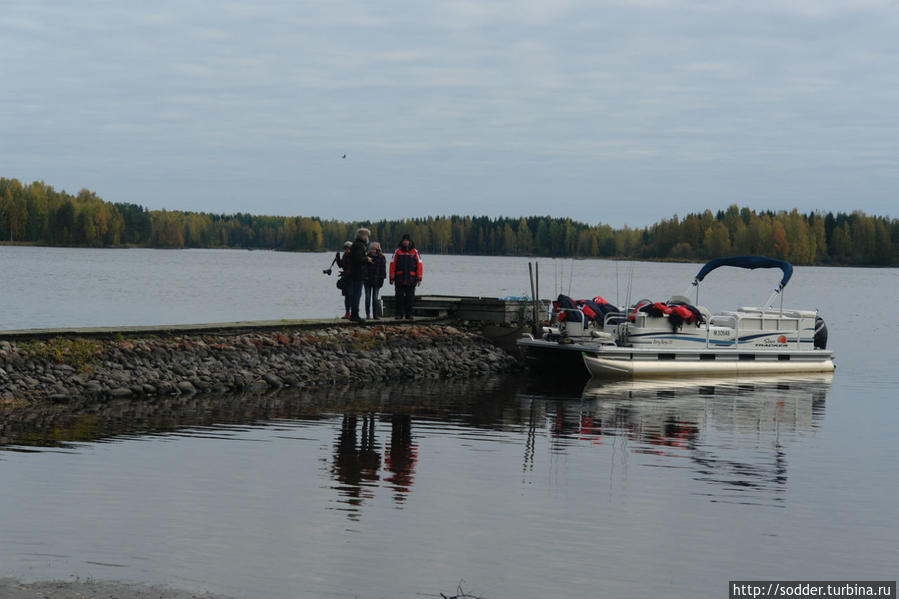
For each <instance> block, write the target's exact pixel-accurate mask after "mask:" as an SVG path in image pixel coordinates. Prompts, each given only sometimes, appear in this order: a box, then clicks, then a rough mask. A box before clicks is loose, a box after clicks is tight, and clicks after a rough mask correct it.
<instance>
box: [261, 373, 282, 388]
mask: <svg viewBox="0 0 899 599" xmlns="http://www.w3.org/2000/svg"><path fill="white" fill-rule="evenodd" d="M262 380H264V381H265V382H266V383H268V384H269V386H271V387H276V388H280V387H283V386H284V382H283V381H282V380H281V379H279V378H278V377H277V376H276V375H274V374H272V373H271V372H267V373H265V374H264V375H263V376H262Z"/></svg>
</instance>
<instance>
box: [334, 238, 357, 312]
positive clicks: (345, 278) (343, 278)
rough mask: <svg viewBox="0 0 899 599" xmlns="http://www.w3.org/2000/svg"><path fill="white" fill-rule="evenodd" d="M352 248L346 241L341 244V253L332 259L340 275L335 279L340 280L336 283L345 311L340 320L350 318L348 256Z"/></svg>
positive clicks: (351, 244)
mask: <svg viewBox="0 0 899 599" xmlns="http://www.w3.org/2000/svg"><path fill="white" fill-rule="evenodd" d="M351 247H353V242H352V241H347V242H345V243H344V244H343V252H342V253H341V252H337V257H336V258H334V261H335V262H337V268H339V269H340V274H339V275H337V277H338V278H339V279H340V280H339V281H338V282H337V286H338V287H340V293H341V294H342V295H343V307H344V310H345V314H344V315H343V316H342V317H341V318H349V317H350V271H349V264H350V260H349V256H350V248H351Z"/></svg>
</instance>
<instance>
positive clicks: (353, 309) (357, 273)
mask: <svg viewBox="0 0 899 599" xmlns="http://www.w3.org/2000/svg"><path fill="white" fill-rule="evenodd" d="M370 237H371V232H370V231H369V230H368V229H357V230H356V241H354V242H353V245H352V246H351V247H350V254H349V257H348V258H345V259H344V263H345V264H346V263H347V262H349V277H350V281H349V282H350V320H351V321H352V322H365V321H364V320H362V319H361V318H360V317H359V300H360V299H362V287H363V281H364V279H365V273H366V272H367V271H368V265H369V264H370V263H371V261H372V260H371V258H370V257H369V255H368V240H369V238H370Z"/></svg>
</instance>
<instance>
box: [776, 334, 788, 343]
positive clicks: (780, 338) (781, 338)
mask: <svg viewBox="0 0 899 599" xmlns="http://www.w3.org/2000/svg"><path fill="white" fill-rule="evenodd" d="M777 342H778V343H780V344H782V345H786V344H787V338H786V336H785V335H781V336H780V337H778V338H777Z"/></svg>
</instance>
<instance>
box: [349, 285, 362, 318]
mask: <svg viewBox="0 0 899 599" xmlns="http://www.w3.org/2000/svg"><path fill="white" fill-rule="evenodd" d="M360 299H362V279H359V280H358V281H355V280H353V279H350V318H359V300H360Z"/></svg>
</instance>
